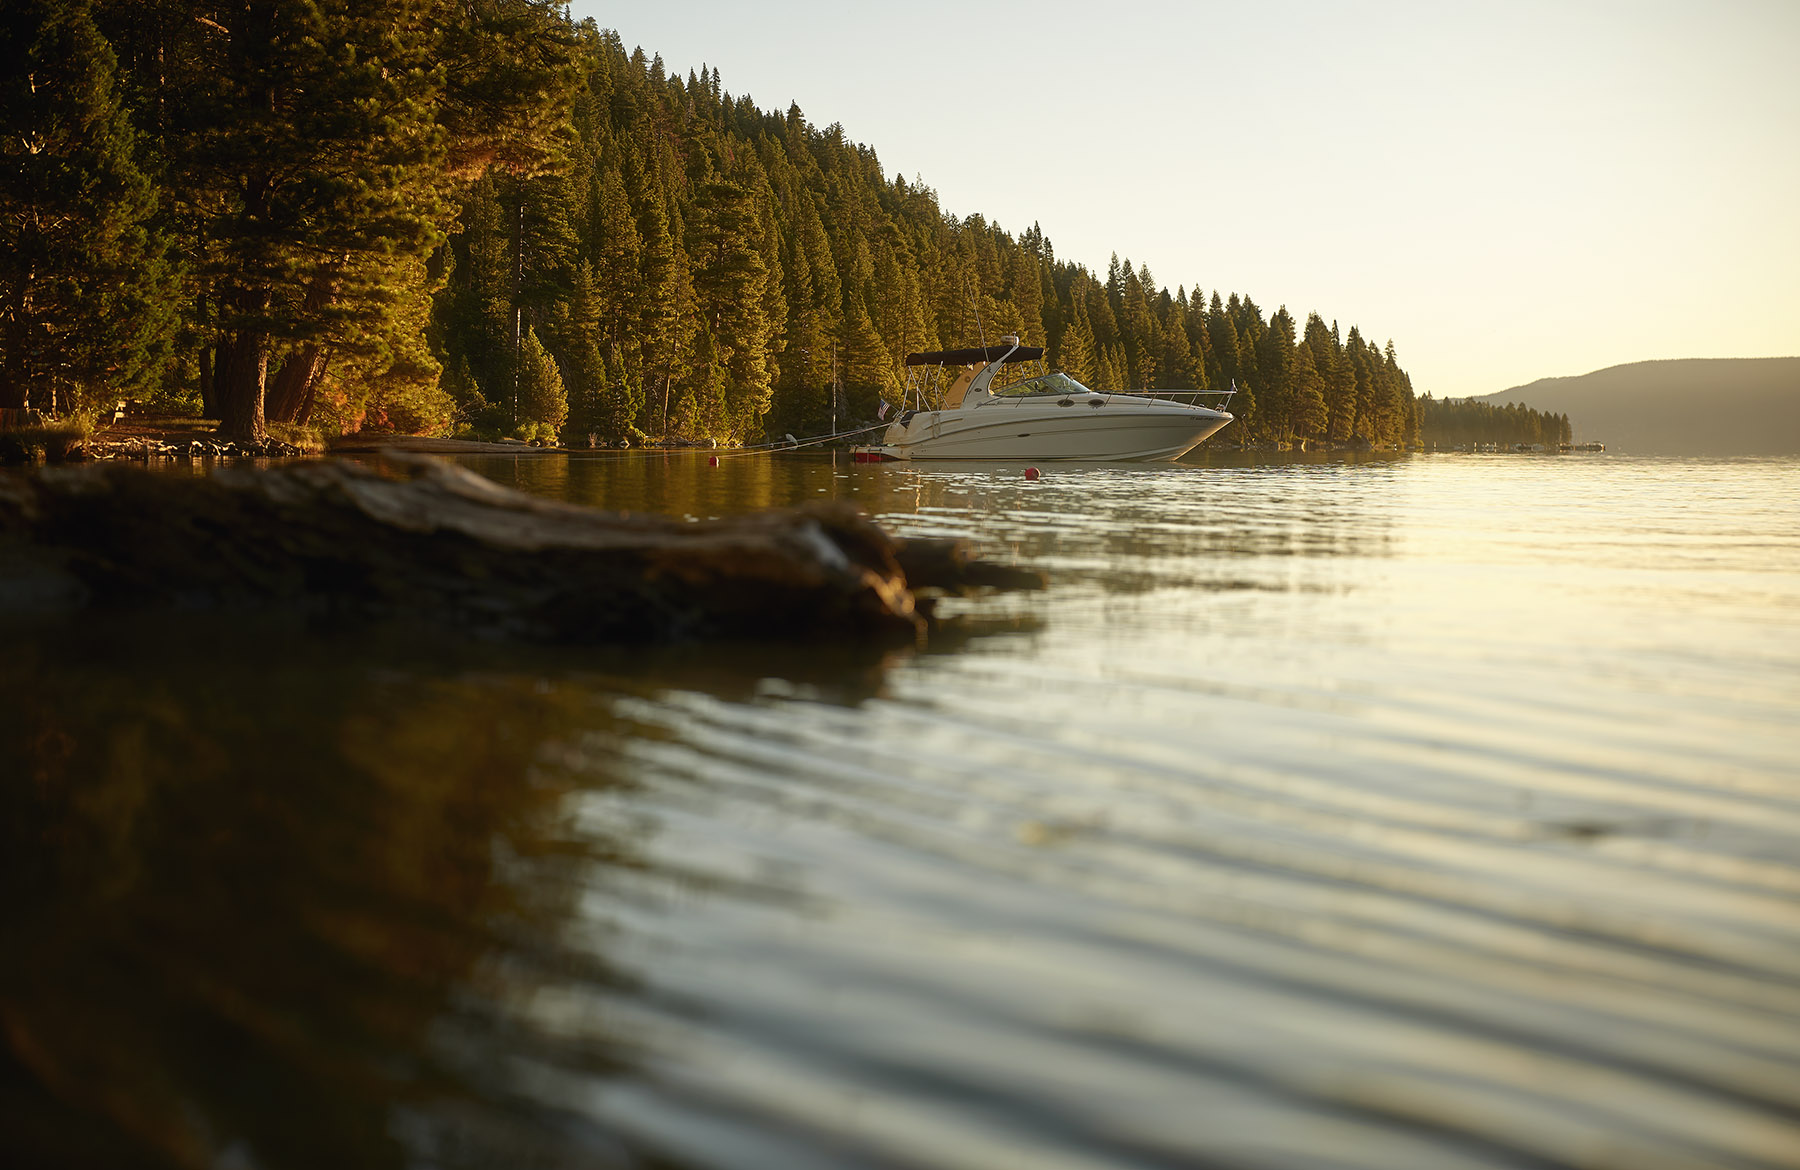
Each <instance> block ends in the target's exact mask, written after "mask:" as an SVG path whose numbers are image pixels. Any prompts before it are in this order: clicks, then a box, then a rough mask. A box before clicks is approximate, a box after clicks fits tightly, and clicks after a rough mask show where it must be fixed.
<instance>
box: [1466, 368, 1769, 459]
mask: <svg viewBox="0 0 1800 1170" xmlns="http://www.w3.org/2000/svg"><path fill="white" fill-rule="evenodd" d="M1475 401H1478V402H1492V403H1496V404H1505V403H1508V402H1522V403H1524V404H1526V405H1528V406H1531V407H1534V408H1536V409H1538V410H1546V411H1552V412H1554V413H1557V414H1567V415H1568V416H1569V422H1570V424H1571V426H1572V427H1573V429H1574V431H1575V439H1576V441H1577V442H1590V441H1596V440H1597V441H1599V442H1602V443H1605V444H1606V445H1607V447H1608V448H1609V449H1611V450H1616V451H1621V452H1628V453H1632V454H1646V455H1800V357H1777V358H1682V359H1677V360H1674V361H1654V362H1632V363H1630V364H1628V365H1622V366H1610V367H1608V368H1607V369H1604V370H1595V371H1594V372H1593V373H1591V374H1582V375H1580V376H1579V377H1573V378H1540V379H1538V380H1537V381H1535V382H1531V383H1528V384H1526V385H1524V386H1514V387H1513V388H1512V389H1510V390H1502V391H1500V392H1499V393H1498V394H1487V395H1482V396H1480V397H1478V398H1476V399H1475Z"/></svg>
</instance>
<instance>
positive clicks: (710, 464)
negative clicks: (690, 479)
mask: <svg viewBox="0 0 1800 1170" xmlns="http://www.w3.org/2000/svg"><path fill="white" fill-rule="evenodd" d="M706 465H707V466H708V467H717V466H718V465H719V457H718V456H717V455H714V456H712V457H711V458H710V459H708V460H707V461H706Z"/></svg>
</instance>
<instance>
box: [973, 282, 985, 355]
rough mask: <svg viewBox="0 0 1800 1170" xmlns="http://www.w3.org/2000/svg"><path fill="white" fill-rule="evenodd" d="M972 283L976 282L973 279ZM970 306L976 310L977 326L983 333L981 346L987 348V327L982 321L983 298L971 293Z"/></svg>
mask: <svg viewBox="0 0 1800 1170" xmlns="http://www.w3.org/2000/svg"><path fill="white" fill-rule="evenodd" d="M970 283H971V284H973V283H974V282H973V281H971V282H970ZM969 307H970V308H972V309H974V310H975V328H976V330H977V331H978V332H979V333H980V334H981V348H982V349H986V348H987V327H986V326H985V325H983V324H982V323H981V298H980V297H978V296H976V295H975V294H974V293H973V292H971V293H969Z"/></svg>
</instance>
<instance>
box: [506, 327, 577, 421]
mask: <svg viewBox="0 0 1800 1170" xmlns="http://www.w3.org/2000/svg"><path fill="white" fill-rule="evenodd" d="M518 417H519V424H518V431H519V434H520V436H521V437H523V438H539V439H554V438H555V437H556V433H557V432H558V431H560V430H561V429H562V426H563V424H564V423H565V422H567V421H568V419H569V396H568V392H567V391H566V390H565V389H564V387H563V379H562V371H561V370H559V369H558V368H557V365H556V359H555V358H553V357H551V356H550V352H549V351H548V350H546V349H545V348H544V347H543V345H542V344H541V343H540V342H539V341H538V337H537V331H536V330H534V329H527V330H526V331H525V337H524V340H523V341H522V343H521V345H520V347H519V405H518Z"/></svg>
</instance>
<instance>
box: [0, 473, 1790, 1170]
mask: <svg viewBox="0 0 1800 1170" xmlns="http://www.w3.org/2000/svg"><path fill="white" fill-rule="evenodd" d="M468 462H469V465H470V466H472V467H473V468H475V469H476V470H478V471H480V472H482V473H483V474H486V475H489V476H491V477H493V478H495V479H497V480H499V481H500V482H502V483H505V484H508V485H511V486H516V487H518V488H520V489H522V490H525V491H529V492H535V493H540V494H544V495H549V496H554V497H558V498H563V499H570V500H575V501H580V502H584V503H591V504H596V505H600V506H605V507H612V508H623V509H630V510H656V511H666V512H671V513H674V514H676V515H683V514H685V515H691V516H696V517H700V516H708V515H720V514H724V513H728V512H735V511H741V510H747V509H753V508H761V507H766V506H770V505H780V504H788V503H795V502H804V501H807V500H814V499H842V500H851V501H854V502H856V503H858V504H860V505H861V506H863V507H864V508H865V509H867V510H868V511H869V512H871V513H872V514H874V515H876V516H877V517H878V518H879V519H880V520H881V521H882V522H883V523H884V524H887V525H889V526H890V527H892V528H893V529H895V530H897V531H899V532H901V533H903V534H933V535H938V534H956V535H963V536H967V537H969V538H971V539H972V540H974V541H975V542H976V543H977V544H978V546H979V547H980V548H981V549H982V551H983V552H985V553H986V554H987V555H988V556H990V557H992V558H995V559H999V560H1003V561H1008V562H1015V563H1019V564H1024V565H1030V566H1033V567H1036V568H1040V569H1042V570H1044V571H1045V572H1046V573H1047V574H1048V576H1049V578H1050V581H1051V584H1050V587H1049V589H1048V590H1047V591H1045V592H1044V593H1041V594H1028V595H1018V596H1008V597H997V598H989V599H982V600H975V601H960V602H955V603H950V604H949V605H947V606H946V609H947V610H949V611H950V612H951V614H952V616H953V619H954V620H953V621H952V622H951V623H950V624H949V626H948V627H947V628H946V629H945V630H943V631H941V632H940V634H939V635H938V637H937V638H936V639H934V642H933V644H932V645H930V646H928V647H925V648H923V649H921V650H917V651H905V652H890V651H878V650H865V649H862V648H859V647H854V646H833V647H826V648H823V649H820V650H815V651H797V650H795V649H792V648H782V647H772V646H737V647H723V648H719V647H714V648H689V649H684V650H675V651H669V652H661V653H656V654H632V655H626V654H619V653H588V652H583V653H580V654H577V653H573V652H557V651H536V650H532V651H522V650H507V649H501V648H494V647H484V646H478V645H463V644H460V643H459V642H458V641H457V640H456V639H454V638H453V637H447V636H442V635H439V636H435V637H426V638H420V637H418V636H416V635H403V634H399V633H391V634H380V635H366V634H361V633H334V634H323V633H316V632H313V633H295V632H293V631H286V630H282V629H276V628H271V629H266V630H261V629H250V630H245V629H244V628H243V627H241V626H234V627H232V628H230V629H229V630H227V629H224V628H221V627H219V626H218V625H216V624H213V623H209V622H207V621H204V620H201V619H197V618H196V619H191V620H183V621H182V622H180V623H175V624H169V625H166V626H159V628H158V629H156V630H155V631H146V630H144V629H142V628H141V627H142V623H134V624H131V625H129V626H112V625H109V624H107V623H99V624H93V623H90V624H86V625H84V626H83V627H81V628H79V629H54V630H49V631H44V630H37V631H15V632H13V634H12V635H11V636H10V642H11V645H12V649H11V650H10V651H9V652H8V653H7V654H6V655H5V656H4V658H3V660H0V698H4V699H5V704H4V710H3V711H0V751H3V752H4V755H0V760H6V759H12V760H18V761H23V763H24V765H25V766H24V767H22V768H20V769H18V770H17V771H16V772H15V774H14V776H13V777H11V778H10V779H9V783H8V788H7V791H8V795H7V796H6V798H5V799H6V801H7V806H6V807H5V808H3V809H0V813H4V818H3V820H0V823H3V824H4V826H5V827H4V828H3V829H0V834H4V836H3V837H0V847H4V848H5V857H6V858H7V860H0V877H5V878H6V880H7V881H8V883H9V885H10V886H11V887H12V888H13V889H16V890H18V891H21V893H20V894H19V895H18V896H16V897H15V898H14V899H13V902H14V912H13V913H11V914H9V915H8V916H7V921H6V933H5V934H4V935H0V943H4V944H5V946H6V952H5V953H6V954H7V955H8V957H7V958H5V959H4V960H0V1025H4V1033H3V1034H4V1036H5V1038H6V1040H7V1047H6V1048H5V1050H4V1053H5V1055H4V1061H5V1063H4V1065H0V1134H5V1135H7V1140H8V1141H9V1143H10V1144H12V1145H13V1146H14V1147H15V1148H16V1149H18V1150H20V1151H23V1152H25V1153H26V1154H27V1155H28V1158H29V1159H35V1160H36V1161H35V1162H32V1163H30V1164H37V1163H38V1162H41V1163H44V1164H57V1165H88V1164H94V1165H99V1164H106V1165H127V1164H133V1163H141V1164H146V1165H152V1164H160V1165H184V1166H186V1165H191V1166H216V1167H262V1166H268V1167H275V1166H320V1165H392V1166H409V1167H439V1166H442V1167H450V1166H464V1165H467V1166H483V1165H508V1166H546V1167H564V1166H567V1167H574V1166H613V1165H620V1166H635V1165H643V1166H695V1167H728V1168H737V1167H771V1168H787V1167H806V1168H811V1167H821V1168H823V1167H866V1166H877V1167H968V1168H970V1170H987V1168H999V1167H1020V1168H1027V1167H1029V1168H1033V1170H1036V1168H1064V1167H1067V1168H1076V1167H1100V1166H1128V1167H1139V1166H1142V1167H1320V1168H1324V1167H1331V1168H1344V1167H1362V1168H1368V1170H1393V1168H1399V1167H1421V1168H1425V1167H1429V1168H1441V1167H1587V1168H1593V1167H1609V1168H1618V1170H1643V1168H1661V1167H1700V1166H1717V1167H1800V505H1797V503H1796V501H1800V461H1796V460H1792V459H1785V460H1784V459H1769V460H1736V461H1731V460H1721V461H1700V460H1658V459H1647V458H1646V459H1634V458H1630V457H1624V456H1614V455H1605V456H1593V457H1588V456H1566V457H1554V456H1518V455H1514V456H1485V457H1484V456H1457V455H1437V456H1415V457H1409V458H1390V459H1381V458H1368V457H1365V458H1360V459H1343V458H1337V459H1331V458H1318V459H1310V460H1309V459H1307V458H1306V457H1298V458H1293V459H1289V458H1275V457H1262V458H1260V459H1259V458H1257V457H1251V456H1244V457H1233V456H1227V455H1215V456H1211V457H1209V458H1208V459H1206V460H1203V461H1199V462H1195V463H1193V464H1183V465H1172V466H1166V467H1154V468H1142V467H1139V468H1064V467H1058V466H1051V467H1049V468H1048V469H1047V472H1046V474H1045V476H1044V478H1043V479H1042V480H1041V481H1038V482H1028V481H1026V480H1024V479H1023V477H1022V476H1021V474H1020V470H1019V468H1018V467H1016V466H1012V467H1006V466H996V467H991V468H973V469H962V468H955V467H950V466H940V467H933V468H924V467H920V468H914V467H908V466H905V465H895V464H888V465H861V464H850V463H848V462H845V461H843V457H842V456H839V457H838V460H837V461H833V459H832V458H831V457H829V456H804V455H794V456H767V455H754V456H727V457H726V458H724V459H723V460H722V464H721V466H720V467H718V468H709V467H707V466H706V463H705V460H704V458H703V457H702V456H700V455H670V456H656V455H635V454H633V455H626V456H623V457H621V456H607V457H597V458H586V459H584V458H572V459H562V458H558V457H526V458H519V459H516V460H514V459H504V458H494V459H472V460H469V461H468Z"/></svg>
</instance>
